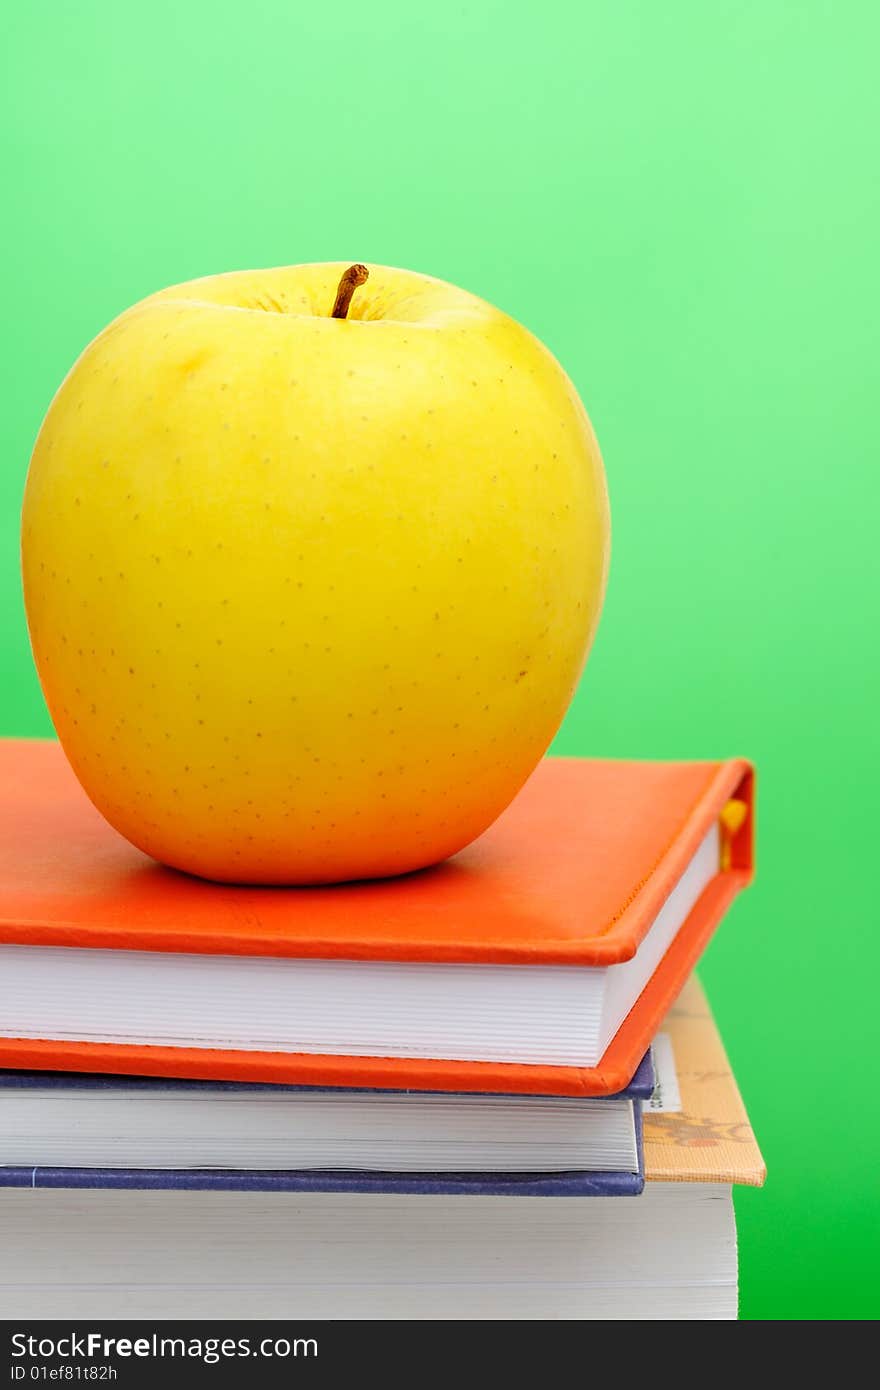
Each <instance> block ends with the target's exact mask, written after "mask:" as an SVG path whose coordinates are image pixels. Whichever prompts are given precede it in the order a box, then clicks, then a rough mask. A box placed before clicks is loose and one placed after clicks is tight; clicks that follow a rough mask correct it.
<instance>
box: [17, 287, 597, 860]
mask: <svg viewBox="0 0 880 1390" xmlns="http://www.w3.org/2000/svg"><path fill="white" fill-rule="evenodd" d="M344 271H345V266H344V265H337V264H326V265H302V266H291V267H288V268H286V269H279V270H266V271H256V272H247V273H233V274H229V275H218V276H214V277H210V278H207V279H203V280H197V281H193V282H191V283H189V284H185V285H178V286H176V287H175V288H173V289H168V290H163V291H162V292H161V293H159V294H155V295H152V296H151V297H150V298H149V299H146V300H144V301H143V302H142V303H140V304H137V305H135V307H134V308H132V309H130V310H128V311H127V312H126V313H124V314H123V315H122V316H121V317H120V318H118V319H116V320H115V322H113V323H111V324H110V326H109V327H108V328H107V329H105V331H104V332H103V333H101V334H100V335H99V336H98V337H97V338H96V339H95V341H94V342H93V343H92V344H91V345H90V346H89V347H88V348H87V349H86V350H85V352H84V353H83V354H82V356H81V357H80V358H79V360H78V361H77V363H76V364H75V365H74V367H73V368H72V370H71V372H70V373H69V375H68V376H67V378H66V380H65V381H64V383H63V384H62V386H61V388H60V389H59V391H58V394H57V395H56V397H55V399H54V401H53V402H52V405H51V407H50V409H49V412H48V414H47V416H46V419H45V421H44V423H43V426H42V429H41V430H40V434H39V437H38V439H37V443H36V446H35V449H34V454H33V459H32V461H31V466H30V472H29V475H28V482H27V489H26V493H25V501H24V514H23V534H22V553H23V567H24V586H25V599H26V604H27V614H28V622H29V627H30V633H31V640H32V644H33V650H34V655H35V658H36V662H37V667H38V670H39V675H40V679H41V682H42V686H43V690H44V692H45V696H46V700H47V703H48V706H49V711H50V713H51V716H52V719H53V721H54V724H55V727H56V729H57V731H58V734H59V737H60V739H61V742H62V744H63V746H64V749H65V751H66V753H67V756H68V757H69V759H70V762H71V764H72V766H73V768H74V770H75V772H76V774H77V776H78V777H79V779H80V781H81V783H82V785H83V787H84V788H85V790H86V792H87V793H88V795H89V796H90V797H91V799H92V801H93V802H94V803H95V805H96V806H97V807H98V808H99V809H100V810H101V811H102V812H103V814H104V815H105V816H106V818H107V819H108V820H109V821H110V823H111V824H112V825H114V826H115V827H116V829H117V830H119V831H121V833H122V834H123V835H125V836H127V837H128V839H129V840H131V841H133V843H134V844H136V845H138V846H139V847H140V848H141V849H143V850H145V851H146V852H147V853H148V854H150V855H153V856H154V857H155V858H157V859H159V860H162V861H163V862H165V863H166V864H170V865H173V866H176V867H178V868H181V869H184V870H187V871H189V872H191V873H194V874H199V875H202V876H204V877H207V878H211V879H221V880H228V881H233V882H251V883H310V882H312V883H314V882H332V881H338V880H345V879H352V878H360V877H374V876H377V875H386V874H397V873H402V872H404V871H406V870H410V869H416V868H419V867H421V866H424V865H427V864H431V863H434V862H436V861H438V860H441V859H444V858H445V857H446V856H448V855H450V854H453V853H454V852H455V851H456V850H459V849H461V848H462V847H463V846H464V845H466V844H468V843H469V842H470V841H471V840H472V839H474V837H475V836H477V835H479V834H480V833H481V831H483V830H485V829H486V827H487V826H488V825H490V824H491V822H492V821H493V820H494V819H495V817H496V816H497V815H498V814H499V813H500V812H501V811H502V810H503V809H504V807H505V806H506V805H507V804H508V802H509V801H510V800H511V799H512V797H513V796H514V795H515V793H516V792H517V790H518V789H519V787H520V786H521V785H522V783H523V782H524V781H525V779H526V778H527V777H528V775H529V773H530V772H531V771H532V770H533V768H534V767H535V765H536V764H537V762H538V761H539V759H540V758H541V756H542V754H543V753H544V751H545V749H546V748H547V745H548V744H549V742H550V740H551V739H552V737H553V735H554V734H555V732H556V730H557V728H558V726H559V724H560V722H561V720H562V717H563V714H564V713H565V710H566V707H567V706H568V703H569V701H570V699H571V696H572V694H573V692H574V689H575V686H576V684H577V681H578V677H579V675H580V672H581V669H582V667H583V663H584V660H585V657H586V653H587V650H588V647H589V645H590V641H591V639H592V636H593V633H594V630H595V627H596V623H597V621H598V617H599V612H600V608H601V604H602V598H603V593H604V587H605V576H606V570H607V561H608V544H609V522H608V504H607V496H606V490H605V479H604V473H603V468H602V461H601V457H600V454H599V449H598V445H597V443H596V439H595V436H594V434H593V431H592V429H591V427H590V423H589V420H588V419H587V415H586V412H585V411H584V408H583V406H582V404H581V402H580V400H579V399H578V396H577V393H576V392H575V390H574V387H573V386H572V384H571V382H570V381H569V379H568V377H567V376H566V375H565V373H564V372H563V370H562V368H561V367H560V366H559V364H558V363H557V362H556V360H555V359H554V358H553V357H552V355H551V354H550V353H549V352H548V351H547V349H546V348H544V347H543V346H542V345H541V343H539V342H538V341H537V339H536V338H534V337H533V336H532V335H531V334H530V333H529V332H527V331H526V330H525V329H524V328H522V327H521V326H520V325H519V324H518V323H516V322H514V321H513V320H512V319H510V318H508V317H507V316H506V315H504V314H503V313H501V312H499V311H498V310H497V309H494V308H492V307H491V306H490V305H489V304H486V303H485V302H484V301H482V300H480V299H477V298H475V297H474V296H473V295H470V294H468V293H466V292H465V291H463V290H460V289H456V288H454V287H453V286H451V285H448V284H444V283H443V282H441V281H439V280H436V279H432V278H430V277H428V276H425V275H417V274H414V273H411V272H408V271H403V270H392V269H388V268H386V267H384V266H373V267H371V268H370V271H369V279H368V280H367V282H366V283H363V280H364V278H365V275H366V272H365V271H364V272H363V273H362V274H359V275H358V274H352V275H348V276H347V277H346V276H345V275H343V272H344ZM340 285H341V292H340V294H339V297H338V302H335V300H336V296H337V288H338V287H340ZM352 295H353V297H352ZM334 310H335V316H334Z"/></svg>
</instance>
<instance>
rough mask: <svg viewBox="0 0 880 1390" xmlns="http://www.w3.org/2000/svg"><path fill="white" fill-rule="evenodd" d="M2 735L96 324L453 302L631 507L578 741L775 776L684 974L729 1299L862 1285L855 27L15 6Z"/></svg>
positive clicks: (862, 402)
mask: <svg viewBox="0 0 880 1390" xmlns="http://www.w3.org/2000/svg"><path fill="white" fill-rule="evenodd" d="M4 25H5V30H6V32H5V36H4V37H5V48H6V52H5V56H4V58H3V59H2V62H3V63H4V64H5V66H6V71H5V72H4V73H3V80H2V97H0V100H2V104H3V113H2V168H0V174H2V187H3V189H4V192H5V194H6V213H5V215H4V219H3V224H2V232H0V237H2V239H3V241H4V242H5V247H4V254H3V261H2V264H3V278H4V291H3V307H4V320H5V325H6V326H5V331H4V333H3V336H2V340H0V354H2V383H3V392H2V406H0V417H2V425H0V428H2V459H0V732H3V733H9V734H45V733H48V732H49V731H50V726H49V722H48V719H47V716H46V713H45V711H44V708H43V704H42V700H41V697H40V693H39V689H38V687H37V683H36V680H35V677H34V674H33V671H32V669H31V660H30V655H29V651H28V645H27V638H26V633H25V627H24V620H23V615H22V607H21V599H20V589H19V575H18V555H17V545H18V536H17V529H18V512H19V503H20V496H21V491H22V486H23V483H24V476H25V469H26V467H27V458H28V453H29V450H30V447H31V444H32V441H33V438H34V435H35V433H36V430H37V427H38V425H39V422H40V419H41V417H42V414H43V412H44V410H45V409H46V406H47V405H48V402H49V399H50V397H51V395H52V392H53V390H54V389H55V387H56V386H57V384H58V382H59V380H60V378H61V377H62V375H63V374H64V372H65V371H66V369H67V368H68V367H69V365H70V364H71V362H72V360H73V358H74V357H75V356H76V354H77V353H78V352H79V351H80V349H81V348H82V347H83V346H84V345H85V343H86V342H87V341H88V340H89V339H90V338H91V337H92V336H93V335H94V334H95V333H96V332H97V331H98V330H99V329H100V328H101V327H102V326H103V325H104V324H105V323H106V322H107V320H108V319H110V318H111V317H112V316H113V315H115V314H116V313H117V312H119V311H120V310H122V309H123V308H124V307H126V306H127V305H128V304H130V303H131V302H132V301H134V300H136V299H138V298H140V297H141V296H142V295H145V294H147V293H149V292H150V291H151V290H154V289H156V288H158V287H160V286H162V285H165V284H169V283H173V282H175V281H179V280H184V279H187V278H189V277H191V276H195V275H200V274H207V273H211V272H214V271H220V270H227V269H233V268H242V267H252V266H261V265H273V264H284V263H288V262H294V261H308V260H326V259H337V258H339V259H344V258H351V259H352V260H354V259H358V260H361V259H362V260H367V261H380V262H386V263H390V264H397V265H405V266H411V267H413V268H416V269H420V270H425V271H428V272H431V273H433V274H435V275H439V276H441V277H443V278H445V279H448V280H451V281H454V282H456V283H459V284H461V285H464V286H466V287H467V288H468V289H470V290H473V291H475V292H477V293H478V294H480V295H483V296H484V297H486V298H487V299H490V300H492V301H494V302H495V303H497V304H499V305H500V306H502V307H503V308H504V309H506V310H507V311H508V312H510V313H511V314H513V315H514V316H515V317H516V318H519V319H521V320H522V321H524V322H525V323H526V324H527V325H528V326H529V327H530V328H532V329H533V330H534V331H535V332H536V333H537V334H538V335H539V336H540V337H542V338H543V339H544V340H545V341H546V342H547V343H548V344H549V346H550V347H551V348H552V349H553V351H554V352H555V353H556V354H557V356H558V357H559V358H560V359H561V360H562V362H563V363H564V365H565V366H566V367H567V369H568V371H569V372H570V374H571V376H572V377H573V378H574V381H575V383H576V384H577V386H578V388H579V390H580V391H581V394H582V395H583V397H584V399H585V401H586V403H587V407H588V409H589V411H590V413H591V415H592V419H593V422H594V424H595V426H596V430H597V433H598V435H599V439H600V441H601V444H602V447H603V452H604V455H605V459H606V464H607V469H608V476H609V484H610V490H611V499H612V508H613V517H614V544H613V558H612V569H611V581H610V587H609V592H608V600H607V605H606V609H605V615H604V618H603V623H602V627H601V631H600V634H599V637H598V640H597V642H596V646H595V648H594V652H593V655H592V658H591V660H590V664H589V667H588V670H587V674H586V677H585V679H584V681H583V683H582V686H581V689H580V691H579V694H578V696H577V698H576V700H575V703H574V706H573V707H572V710H571V712H570V714H569V716H568V719H567V721H566V723H565V725H564V727H563V729H562V732H561V733H560V735H559V739H558V741H557V745H556V747H557V750H558V751H562V752H566V753H583V754H608V755H615V756H617V755H620V756H648V757H668V758H685V757H697V758H705V757H720V756H722V755H725V754H729V753H745V754H747V755H749V756H751V757H753V758H754V759H755V760H756V762H757V764H758V768H759V774H760V812H759V822H760V829H759V877H758V881H757V883H756V885H755V887H754V889H752V890H751V891H750V892H749V894H748V895H747V896H746V897H745V898H744V899H742V900H741V901H740V902H739V903H738V904H737V906H736V907H735V909H734V911H733V913H732V915H731V917H730V919H729V921H728V922H727V923H726V924H725V925H724V927H723V929H722V931H721V932H720V934H719V935H718V937H717V939H716V941H715V943H714V944H713V946H712V947H711V949H710V951H709V954H708V957H707V959H706V962H705V965H704V967H703V972H702V973H703V978H704V981H705V982H706V984H707V985H708V988H709V992H710V997H711V999H712V1003H713V1005H714V1008H715V1010H716V1013H717V1016H718V1019H719V1022H720V1024H721V1027H722V1031H723V1033H724V1037H725V1040H726V1042H727V1045H728V1048H729V1051H730V1054H731V1057H732V1060H733V1063H734V1066H735V1069H736V1072H737V1075H738V1078H739V1080H740V1083H741V1087H742V1090H743V1093H744V1095H745V1098H746V1101H747V1104H748V1107H749V1110H750V1113H751V1116H752V1119H753V1121H754V1124H755V1128H756V1130H757V1133H758V1136H759V1139H760V1142H761V1144H762V1147H763V1149H764V1151H765V1154H766V1158H767V1162H768V1165H769V1179H768V1182H767V1186H766V1188H765V1189H764V1190H763V1191H760V1192H757V1191H741V1192H740V1193H738V1197H737V1208H738V1213H739V1222H740V1236H741V1255H742V1309H743V1314H744V1316H746V1317H753V1318H865V1317H869V1316H873V1315H876V1314H877V1312H878V1311H880V1307H878V1303H877V1300H876V1294H875V1292H874V1291H875V1290H876V1287H877V1277H876V1253H877V1235H878V1230H877V1217H878V1206H880V1186H878V1182H877V1139H878V1113H880V1098H878V1096H877V1095H876V1094H875V1088H874V1084H873V1077H874V1074H875V1061H876V1027H875V1023H874V1020H875V1018H876V1015H877V1003H876V1001H877V991H878V971H880V953H878V934H880V931H878V925H880V924H878V920H877V916H878V914H877V911H876V903H877V893H876V888H875V886H874V881H875V879H876V868H875V867H872V866H875V865H876V862H877V844H878V829H877V810H878V802H880V788H878V763H880V759H878V746H877V740H878V727H880V721H878V695H880V681H878V674H880V663H878V632H877V606H876V601H877V599H878V595H880V572H878V571H880V564H878V547H877V541H876V532H877V506H878V501H880V482H878V479H880V457H878V448H877V443H878V425H877V417H878V393H877V386H878V382H877V375H878V373H877V353H878V280H880V272H878V231H880V217H878V212H880V206H878V204H880V192H878V189H880V184H878V179H877V166H876V160H877V142H878V134H880V121H878V115H880V103H878V97H877V87H876V56H877V52H878V48H880V8H878V6H876V5H875V4H873V3H870V2H868V3H864V4H857V3H837V4H833V5H832V4H830V3H828V4H820V3H798V4H794V3H791V0H782V2H780V0H750V2H748V3H746V0H736V3H717V0H716V3H711V4H707V3H705V0H694V3H682V0H671V3H667V4H664V5H659V4H656V3H654V2H653V0H640V2H639V3H627V2H626V0H620V2H619V3H612V0H607V3H595V2H594V3H585V0H571V2H570V3H564V2H563V0H542V3H540V4H538V3H532V0H528V3H525V0H514V2H513V3H511V0H473V3H468V4H465V3H457V0H453V2H452V3H446V4H445V5H438V6H434V7H431V8H426V7H424V6H420V5H415V4H412V3H411V0H373V3H371V4H366V3H363V0H361V3H357V4H355V3H352V0H335V3H333V4H329V5H319V4H313V5H309V6H306V5H304V4H301V3H298V0H276V3H270V2H269V0H247V3H245V2H244V0H237V2H236V3H231V2H230V0H186V3H181V0H150V3H132V2H131V0H128V2H127V3H124V4H123V3H119V0H78V3H76V4H72V3H70V4H69V3H66V0H57V3H47V0H28V4H26V5H20V6H18V7H17V13H16V14H14V15H10V14H7V16H6V18H5V20H4Z"/></svg>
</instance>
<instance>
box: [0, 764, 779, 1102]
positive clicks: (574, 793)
mask: <svg viewBox="0 0 880 1390" xmlns="http://www.w3.org/2000/svg"><path fill="white" fill-rule="evenodd" d="M752 842H753V775H752V770H751V768H750V767H749V765H748V763H746V762H744V761H742V760H739V759H734V760H730V761H727V762H722V763H650V762H624V761H600V760H588V759H567V758H548V759H545V760H544V762H543V763H542V764H541V765H540V766H539V768H538V769H537V770H536V772H535V773H534V775H533V776H532V777H531V778H530V780H529V781H528V783H527V784H526V786H525V787H524V788H523V790H522V791H521V792H520V794H519V796H518V797H517V798H516V799H515V801H514V802H513V804H512V805H511V806H510V807H509V808H508V809H507V811H506V812H505V813H504V814H503V815H502V816H501V817H500V818H499V820H498V821H497V822H496V823H495V825H493V826H492V827H491V828H490V829H489V830H488V831H487V832H486V833H485V834H484V835H483V836H481V838H480V839H479V840H477V841H476V842H475V843H474V844H473V845H471V846H470V847H469V848H468V849H466V850H464V851H462V852H461V853H460V854H458V855H456V856H455V857H454V858H453V859H451V860H449V861H447V862H446V863H444V864H441V865H438V866H436V867H435V868H433V869H428V870H425V871H423V872H421V873H417V874H411V875H408V876H405V877H403V878H399V879H393V880H382V881H378V882H371V883H352V884H345V885H337V886H333V887H327V888H313V887H309V888H284V889H279V888H249V887H230V886H228V885H221V884H213V883H207V882H204V881H201V880H197V879H193V878H189V877H187V876H186V875H183V874H180V873H178V872H176V871H174V870H170V869H166V868H163V867H162V866H160V865H158V864H156V863H154V862H153V861H152V860H150V859H148V858H147V857H146V856H145V855H143V854H141V853H140V852H139V851H138V850H137V849H135V848H133V847H132V846H131V845H129V844H128V843H127V842H126V841H125V840H123V839H122V838H121V837H120V836H119V835H117V834H116V832H115V831H114V830H112V829H111V828H110V826H109V825H107V823H106V822H105V821H104V820H103V818H102V817H101V816H100V815H99V814H98V812H97V811H96V810H95V809H94V808H93V807H92V806H91V804H90V803H89V802H88V800H87V798H86V797H85V794H84V793H83V792H82V790H81V789H80V787H79V784H78V783H77V782H76V780H75V778H74V776H73V773H72V772H71V770H70V769H69V767H68V765H67V763H66V761H65V759H64V757H63V754H62V753H61V750H60V748H59V747H58V745H57V744H55V743H52V742H43V741H36V740H33V741H32V740H8V741H5V742H2V743H0V1066H3V1067H14V1068H38V1069H39V1068H43V1069H52V1070H59V1069H60V1070H72V1071H100V1072H117V1073H131V1074H145V1075H156V1076H180V1077H193V1078H207V1079H215V1080H221V1079H226V1080H249V1081H272V1082H285V1083H296V1084H304V1085H319V1086H366V1087H388V1088H393V1089H426V1090H441V1091H444V1090H445V1091H481V1092H492V1091H496V1092H533V1093H537V1094H558V1095H602V1094H611V1093H613V1092H614V1091H617V1090H621V1089H623V1088H624V1087H625V1086H626V1085H627V1083H628V1082H629V1080H630V1078H631V1076H632V1074H633V1072H634V1071H635V1069H636V1067H637V1065H638V1062H639V1060H640V1058H641V1057H642V1055H643V1053H644V1052H645V1051H646V1049H647V1047H648V1045H649V1043H650V1041H651V1038H652V1037H653V1034H654V1033H655V1031H656V1029H657V1027H658V1025H659V1023H660V1021H661V1019H662V1018H663V1016H664V1014H665V1013H666V1011H667V1010H668V1008H669V1007H670V1005H671V1004H672V1002H673V1001H674V999H675V998H676V996H677V994H678V992H679V990H680V989H681V986H682V985H683V983H684V981H685V980H686V979H687V976H688V974H689V973H690V970H691V968H692V966H693V964H694V962H695V961H696V959H697V958H698V956H699V955H700V953H701V951H702V950H703V947H704V946H705V944H706V942H707V941H708V939H709V937H710V935H711V933H712V931H713V930H714V928H715V926H716V925H717V923H718V922H719V921H720V919H721V917H722V916H723V914H724V912H725V911H726V909H727V907H728V906H729V904H730V902H731V901H732V899H733V898H734V896H735V895H736V893H737V892H738V891H739V889H740V888H742V887H743V886H744V885H745V884H746V883H747V882H748V881H749V879H750V878H751V874H752Z"/></svg>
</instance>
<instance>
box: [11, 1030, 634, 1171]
mask: <svg viewBox="0 0 880 1390" xmlns="http://www.w3.org/2000/svg"><path fill="white" fill-rule="evenodd" d="M0 1087H3V1088H21V1089H35V1090H37V1089H46V1088H56V1087H57V1088H59V1089H64V1090H96V1089H108V1090H109V1089H123V1090H126V1091H131V1092H135V1093H136V1092H138V1091H140V1090H146V1091H149V1090H169V1089H171V1090H179V1089H183V1090H189V1089H196V1090H237V1091H253V1090H274V1091H277V1090H285V1091H310V1090H317V1089H322V1090H323V1089H329V1088H316V1087H301V1086H282V1087H277V1086H274V1087H273V1086H268V1085H263V1086H253V1085H250V1084H242V1083H239V1082H208V1081H178V1080H166V1079H164V1078H155V1077H130V1076H125V1077H119V1076H104V1075H83V1074H78V1073H77V1074H74V1073H67V1072H16V1071H0ZM653 1088H654V1069H653V1064H652V1061H651V1056H650V1053H648V1054H646V1055H645V1057H644V1058H643V1059H642V1062H641V1063H640V1065H639V1067H638V1070H637V1071H636V1074H635V1076H634V1077H633V1079H632V1081H631V1082H630V1085H629V1086H628V1087H627V1088H626V1090H625V1091H621V1092H619V1093H618V1097H617V1098H622V1097H626V1098H628V1099H630V1100H631V1101H632V1105H633V1120H634V1124H635V1133H636V1149H637V1154H638V1171H637V1172H635V1173H621V1172H602V1173H589V1172H552V1173H521V1172H504V1173H473V1172H468V1173H454V1172H441V1173H437V1172H424V1173H413V1172H406V1173H401V1172H397V1173H395V1172H367V1171H364V1170H354V1169H352V1170H348V1169H333V1170H332V1171H331V1170H322V1169H299V1170H278V1169H271V1170H269V1169H241V1168H236V1169H231V1168H228V1169H215V1168H185V1169H184V1168H66V1167H65V1168H61V1167H34V1168H32V1167H25V1166H22V1165H16V1166H8V1167H2V1166H0V1187H19V1188H47V1187H53V1188H59V1187H60V1188H116V1189H120V1188H121V1189H133V1190H134V1189H141V1190H144V1189H152V1190H188V1191H213V1192H303V1193H306V1192H323V1193H327V1192H367V1193H384V1194H397V1195H404V1194H407V1195H415V1196H421V1195H450V1196H455V1195H460V1196H482V1197H486V1196H497V1197H636V1196H638V1195H639V1193H640V1192H641V1191H642V1189H643V1188H644V1184H645V1164H644V1151H643V1146H642V1101H643V1099H647V1098H648V1097H649V1096H650V1095H651V1093H652V1091H653ZM334 1089H336V1090H342V1089H345V1088H341V1087H340V1088H334ZM608 1099H613V1097H608Z"/></svg>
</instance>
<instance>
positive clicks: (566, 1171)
mask: <svg viewBox="0 0 880 1390" xmlns="http://www.w3.org/2000/svg"><path fill="white" fill-rule="evenodd" d="M653 1086H654V1073H653V1066H652V1062H651V1058H650V1054H648V1055H646V1056H645V1058H644V1059H643V1061H642V1063H641V1064H640V1066H639V1068H638V1070H637V1072H636V1074H635V1076H634V1077H633V1079H632V1081H631V1083H630V1085H629V1086H628V1087H627V1088H626V1089H625V1090H624V1091H621V1092H619V1093H618V1094H617V1095H614V1096H608V1097H602V1098H592V1099H580V1098H570V1097H558V1096H510V1095H487V1096H475V1095H448V1094H445V1093H444V1094H440V1093H432V1092H418V1091H408V1092H400V1091H377V1090H349V1089H344V1088H341V1087H337V1088H324V1087H309V1086H272V1085H251V1084H248V1083H239V1082H207V1081H178V1080H164V1079H161V1078H155V1077H144V1078H141V1077H130V1076H124V1077H123V1076H100V1075H83V1074H71V1073H60V1072H20V1071H5V1072H3V1071H0V1187H33V1188H36V1187H55V1188H58V1187H62V1188H142V1189H143V1188H152V1189H163V1188H165V1189H169V1188H170V1189H173V1188H177V1189H201V1190H213V1191H262V1192H273V1191H277V1192H370V1193H397V1194H417V1195H423V1194H434V1195H456V1194H470V1195H480V1196H492V1195H497V1196H530V1197H534V1196H567V1197H572V1196H603V1197H607V1196H637V1195H638V1194H639V1193H640V1192H641V1191H642V1188H643V1186H644V1159H643V1151H642V1101H643V1100H644V1099H646V1098H648V1097H649V1096H650V1095H651V1093H652V1090H653Z"/></svg>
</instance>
